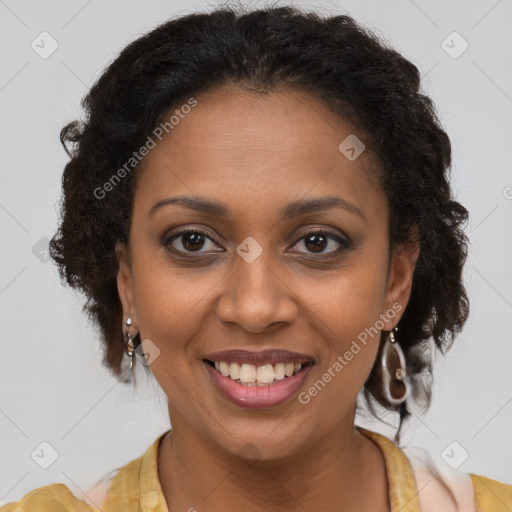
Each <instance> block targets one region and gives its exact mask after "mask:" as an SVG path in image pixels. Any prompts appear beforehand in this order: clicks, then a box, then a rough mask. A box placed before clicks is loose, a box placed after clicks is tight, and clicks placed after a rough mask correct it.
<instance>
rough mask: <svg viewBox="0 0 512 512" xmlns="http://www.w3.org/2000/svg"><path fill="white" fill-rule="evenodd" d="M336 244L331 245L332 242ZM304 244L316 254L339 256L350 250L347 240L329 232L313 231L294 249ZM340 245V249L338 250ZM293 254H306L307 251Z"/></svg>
mask: <svg viewBox="0 0 512 512" xmlns="http://www.w3.org/2000/svg"><path fill="white" fill-rule="evenodd" d="M332 241H334V242H336V243H330V242H332ZM300 244H303V246H304V247H305V248H306V249H307V250H309V251H311V252H312V253H314V254H337V253H340V252H342V251H344V250H345V249H348V248H349V246H350V244H349V242H348V241H347V240H344V239H343V238H341V237H340V236H338V235H335V234H333V233H329V232H327V231H311V232H310V233H308V234H307V235H305V236H303V237H302V238H301V239H300V240H299V242H297V243H296V244H295V245H294V246H293V247H296V246H299V245H300ZM336 245H338V248H336ZM328 247H333V248H334V250H333V251H325V249H326V248H328ZM293 252H306V251H295V250H294V251H293Z"/></svg>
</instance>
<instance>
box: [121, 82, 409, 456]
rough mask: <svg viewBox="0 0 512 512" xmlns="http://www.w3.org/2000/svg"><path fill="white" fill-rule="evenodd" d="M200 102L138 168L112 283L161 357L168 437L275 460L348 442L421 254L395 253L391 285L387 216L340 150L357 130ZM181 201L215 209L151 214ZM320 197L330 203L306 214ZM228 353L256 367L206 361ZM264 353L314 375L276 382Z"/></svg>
mask: <svg viewBox="0 0 512 512" xmlns="http://www.w3.org/2000/svg"><path fill="white" fill-rule="evenodd" d="M196 99H197V102H198V103H197V105H196V106H195V107H194V108H192V109H191V111H190V113H188V114H187V115H184V116H183V118H180V120H179V123H177V124H175V125H174V127H173V129H172V130H170V131H169V133H168V134H165V132H164V134H165V136H164V137H163V138H162V140H161V142H158V143H157V145H156V147H154V148H153V149H152V150H151V151H150V152H149V154H148V155H147V156H146V158H145V160H144V162H143V167H142V169H141V174H140V175H139V177H138V183H137V189H136V192H135V203H134V209H133V216H132V223H131V231H130V254H129V256H128V257H126V255H122V256H121V261H120V263H121V266H120V271H119V275H118V286H119V292H120V297H121V300H122V304H123V311H124V315H125V317H126V316H128V315H129V314H131V315H132V320H133V325H134V326H135V328H136V329H138V330H139V331H140V335H141V340H148V339H149V340H151V344H149V345H147V347H148V351H149V352H151V351H153V352H154V353H156V352H155V349H154V347H155V346H156V347H157V348H158V350H159V353H158V356H157V357H154V360H153V362H151V364H150V369H151V371H152V372H153V374H154V376H155V378H156V380H157V381H158V383H159V384H160V386H161V387H162V389H163V390H164V391H165V393H166V394H167V397H168V401H169V412H170V416H171V422H172V425H173V429H174V430H175V431H176V429H180V428H182V429H184V430H185V429H186V430H189V431H191V432H194V433H195V434H197V435H199V436H200V437H201V438H202V439H203V440H205V439H206V440H207V441H208V442H211V443H214V444H215V445H216V446H218V447H221V448H222V449H224V450H227V451H228V452H231V453H238V452H239V451H240V450H242V449H244V447H245V446H248V443H250V444H252V445H254V446H255V447H256V448H255V450H256V451H257V452H258V457H261V458H268V459H271V458H279V457H283V456H286V455H287V454H292V453H297V452H299V451H300V450H302V449H306V447H307V448H312V447H315V445H317V446H318V444H319V443H320V442H321V441H322V440H323V439H325V438H326V436H328V434H329V433H331V434H332V433H333V432H335V431H336V429H340V428H349V429H351V428H352V426H353V419H354V417H353V414H354V410H355V409H354V408H355V401H356V397H357V395H358V393H359V391H360V390H361V388H362V386H363V385H364V383H365V381H366V379H367V377H368V375H369V373H370V370H371V368H372V365H373V363H374V360H375V357H376V353H377V350H378V344H379V339H380V331H381V330H386V331H389V330H391V329H392V328H393V327H394V326H395V325H396V324H397V323H398V321H399V318H400V316H401V315H402V313H403V310H404V309H405V306H406V304H407V301H408V299H409V294H410V286H411V281H412V274H413V270H414V264H415V261H416V257H417V247H414V248H411V249H410V250H409V249H408V250H407V251H402V252H401V253H400V254H398V253H395V254H393V258H392V261H391V264H390V267H389V274H388V263H389V259H388V235H389V234H388V215H389V212H388V207H387V202H386V198H385V195H384V193H383V192H382V191H381V190H380V189H379V187H378V184H377V179H376V176H375V174H374V172H373V170H372V165H373V161H372V159H371V158H370V156H369V153H368V152H364V151H363V153H362V154H360V156H358V157H357V158H355V159H353V155H352V153H353V152H352V151H350V149H349V150H348V152H347V151H346V149H347V148H346V147H345V146H342V149H344V151H345V153H343V152H342V151H341V150H340V149H339V146H340V144H341V143H342V142H343V141H344V140H345V139H346V137H348V136H349V135H350V134H353V133H354V130H353V129H352V128H351V127H350V125H348V124H346V123H344V122H343V121H342V120H341V119H340V118H338V117H337V116H335V115H334V114H332V113H331V112H330V111H329V110H327V109H326V108H325V107H324V106H323V104H321V103H319V102H318V101H317V100H315V99H313V98H312V97H310V96H309V95H307V94H304V93H299V92H294V91H291V90H281V91H280V92H274V93H271V94H257V93H253V92H244V91H241V90H237V89H235V88H231V87H228V86H225V87H222V88H219V89H216V90H214V91H213V92H209V93H208V94H203V95H200V96H198V97H196ZM356 135H357V134H356ZM361 138H362V137H361ZM349 140H350V139H349ZM345 144H347V143H345ZM356 149H358V148H356ZM354 154H355V155H356V153H354ZM346 155H348V156H349V157H350V158H348V157H347V156H346ZM178 196H181V197H186V198H189V199H190V198H196V199H201V200H203V201H208V202H211V203H217V204H219V207H215V208H211V211H203V210H198V209H195V208H192V207H186V205H185V204H179V203H177V202H173V203H168V204H163V205H160V206H157V207H155V205H156V204H157V203H159V202H160V201H162V200H165V199H168V198H176V197H178ZM325 198H339V199H338V200H339V205H338V206H332V205H331V207H328V208H327V207H326V208H314V207H313V206H314V203H311V204H310V203H309V202H311V201H320V200H324V199H325ZM308 204H310V206H311V208H306V207H301V205H308ZM290 205H293V206H290ZM347 205H350V206H347ZM190 206H193V205H190ZM221 210H222V213H221ZM183 229H186V230H187V231H188V232H189V233H188V234H187V233H185V234H183V233H180V234H179V235H178V234H177V231H178V230H183ZM198 231H199V233H198ZM203 234H204V236H203ZM173 235H177V236H176V237H173ZM144 343H147V342H146V341H144ZM151 347H153V348H151ZM145 349H146V348H145ZM228 350H241V351H249V352H250V353H249V354H244V355H245V356H246V357H245V358H244V357H243V356H242V355H240V354H231V355H227V354H225V355H220V356H215V357H213V356H212V354H214V353H218V352H222V351H228ZM267 350H284V351H289V352H292V353H298V354H301V355H303V356H304V361H306V360H309V361H312V362H313V363H314V364H313V365H311V363H310V364H309V365H307V366H305V367H304V369H303V370H302V373H300V374H298V375H297V376H296V377H291V378H290V377H287V376H285V377H283V371H286V366H284V367H283V365H281V364H280V363H288V364H290V362H292V360H293V359H294V355H293V354H284V353H270V358H269V359H266V360H256V359H251V357H253V356H254V354H251V353H260V352H262V351H267ZM150 357H151V356H150ZM256 357H257V356H256ZM297 357H298V356H297ZM207 359H210V360H217V362H218V363H220V361H222V360H223V359H224V360H225V362H227V363H237V361H238V363H239V364H238V366H240V367H241V364H242V363H244V364H246V365H248V366H246V367H245V368H243V371H242V373H243V376H244V378H243V380H245V381H253V380H254V373H253V371H254V370H253V366H262V367H264V368H263V369H258V368H256V376H257V378H258V379H259V380H261V381H265V379H269V378H270V379H272V378H274V379H275V380H274V383H273V384H271V385H270V387H267V386H268V385H267V384H265V385H264V386H245V385H243V384H240V383H237V382H235V379H232V378H231V377H229V376H223V375H222V373H220V372H218V371H217V370H216V369H215V368H214V367H213V366H212V365H211V363H208V362H206V361H205V360H207ZM150 361H151V359H150ZM250 362H253V363H262V364H258V365H250V364H249V363H250ZM263 363H266V364H275V366H274V365H273V366H270V367H269V366H265V365H264V364H263ZM226 366H228V367H229V368H230V370H231V371H233V372H234V374H233V375H232V377H233V376H234V377H236V376H237V374H236V366H232V365H231V364H229V365H226ZM223 368H225V367H224V366H223ZM289 368H290V367H288V370H289ZM258 372H259V373H258ZM269 375H270V377H269ZM287 379H290V380H289V381H288V380H287ZM315 383H316V387H315ZM272 386H276V388H274V389H272Z"/></svg>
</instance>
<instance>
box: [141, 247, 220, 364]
mask: <svg viewBox="0 0 512 512" xmlns="http://www.w3.org/2000/svg"><path fill="white" fill-rule="evenodd" d="M162 260H164V259H163V258H162ZM133 272H134V282H135V283H136V284H135V302H136V308H137V317H138V321H139V329H140V332H141V337H142V339H146V338H149V339H151V340H152V341H153V342H154V343H155V344H156V345H157V346H158V347H159V349H160V351H161V352H162V354H168V355H169V357H170V358H172V359H173V360H175V361H177V360H178V359H179V358H180V357H181V358H185V357H186V356H187V355H188V356H192V354H189V353H188V352H185V350H184V348H186V346H187V344H188V343H189V342H190V341H191V340H192V339H193V337H194V335H195V334H196V333H197V332H198V331H200V330H201V323H202V322H203V321H204V318H205V316H204V313H205V312H204V310H205V308H206V307H207V305H208V302H209V294H210V293H214V290H215V285H216V283H218V282H219V279H221V278H222V275H223V273H222V272H219V271H211V270H210V271H206V270H205V269H203V270H201V269H196V270H192V269H186V270H180V269H177V268H172V269H171V266H170V264H169V263H168V262H166V261H157V260H155V259H153V260H152V261H150V258H149V256H146V257H145V256H144V254H141V255H140V257H139V258H138V259H135V258H134V265H133Z"/></svg>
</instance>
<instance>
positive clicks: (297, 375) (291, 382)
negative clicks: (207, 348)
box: [203, 350, 315, 409]
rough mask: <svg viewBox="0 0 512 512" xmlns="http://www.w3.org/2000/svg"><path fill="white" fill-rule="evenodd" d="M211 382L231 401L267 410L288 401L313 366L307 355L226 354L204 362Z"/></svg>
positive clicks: (209, 358) (278, 352)
mask: <svg viewBox="0 0 512 512" xmlns="http://www.w3.org/2000/svg"><path fill="white" fill-rule="evenodd" d="M203 363H204V365H205V368H206V370H207V371H208V373H209V374H210V376H211V378H212V382H213V384H214V385H215V387H216V388H217V390H218V391H220V393H221V395H223V396H224V397H225V398H227V399H228V400H229V401H230V402H232V403H234V404H236V405H238V406H240V407H248V408H254V409H256V408H268V407H273V406H276V405H279V404H281V403H282V402H284V401H286V400H288V399H289V398H291V397H292V396H293V395H294V394H295V393H296V392H297V391H299V389H300V388H301V387H302V385H303V384H304V381H305V379H306V377H307V375H308V373H309V372H310V371H311V369H312V368H313V366H314V365H315V361H314V360H313V359H312V358H311V357H310V356H307V355H304V354H297V353H293V352H287V351H279V350H270V351H265V352H248V351H227V352H220V353H217V354H211V355H209V356H208V357H207V358H205V359H203Z"/></svg>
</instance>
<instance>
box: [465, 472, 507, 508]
mask: <svg viewBox="0 0 512 512" xmlns="http://www.w3.org/2000/svg"><path fill="white" fill-rule="evenodd" d="M469 476H470V478H471V481H472V482H473V488H474V490H475V506H476V510H477V511H478V512H480V511H481V512H510V511H511V510H512V485H509V484H505V483H503V482H498V481H497V480H493V479H492V478H488V477H486V476H482V475H475V474H473V473H471V474H470V475H469Z"/></svg>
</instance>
